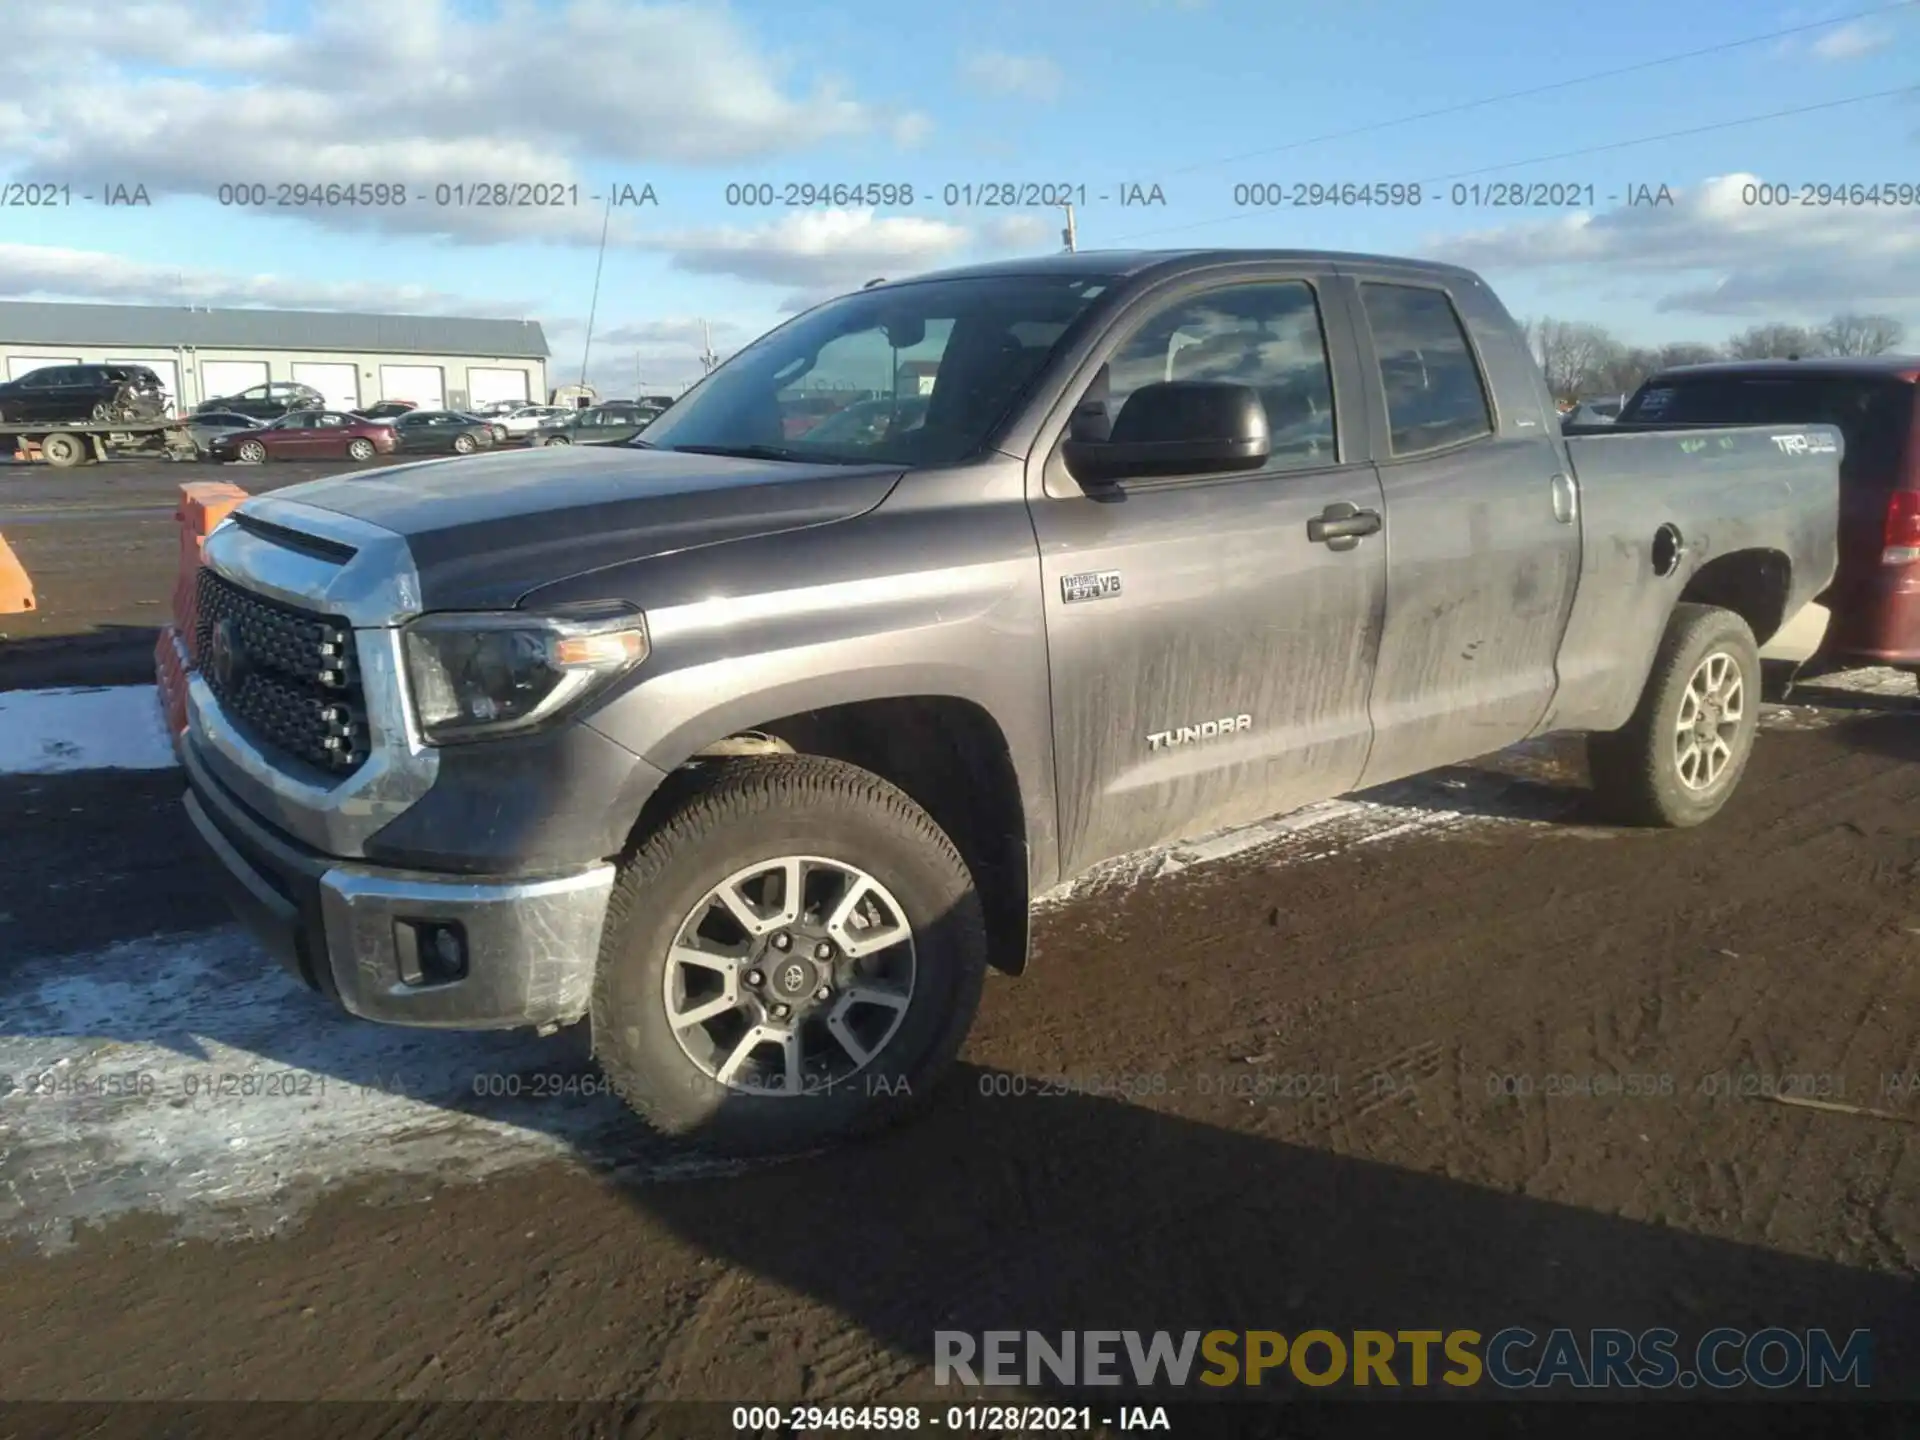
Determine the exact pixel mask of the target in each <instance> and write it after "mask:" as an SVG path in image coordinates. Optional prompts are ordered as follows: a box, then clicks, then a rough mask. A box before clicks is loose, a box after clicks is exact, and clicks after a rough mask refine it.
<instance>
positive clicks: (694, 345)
mask: <svg viewBox="0 0 1920 1440" xmlns="http://www.w3.org/2000/svg"><path fill="white" fill-rule="evenodd" d="M703 327H704V329H703ZM739 330H740V327H739V326H738V325H736V324H735V323H734V322H733V321H731V320H705V321H703V320H699V319H673V320H635V321H630V322H629V323H627V324H625V325H616V326H614V327H613V328H612V329H611V330H608V331H606V332H605V333H604V335H603V336H602V337H596V338H595V340H594V343H595V344H596V345H597V344H599V343H600V339H601V338H604V339H605V340H606V342H607V343H608V344H609V345H626V346H636V345H667V346H672V345H679V346H684V347H686V348H687V349H689V350H693V351H695V352H697V351H698V350H699V349H700V347H701V346H702V345H703V344H704V343H706V341H707V339H708V337H709V336H710V337H711V338H712V340H713V343H714V344H715V345H718V344H719V343H720V342H721V341H723V340H726V339H728V338H730V337H733V336H736V335H737V334H738V333H739Z"/></svg>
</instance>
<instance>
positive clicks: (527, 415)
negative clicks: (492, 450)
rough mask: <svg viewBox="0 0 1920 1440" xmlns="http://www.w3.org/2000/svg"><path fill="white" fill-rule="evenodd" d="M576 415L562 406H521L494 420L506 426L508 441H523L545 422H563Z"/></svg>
mask: <svg viewBox="0 0 1920 1440" xmlns="http://www.w3.org/2000/svg"><path fill="white" fill-rule="evenodd" d="M578 413H579V412H578V411H576V410H569V409H568V408H567V407H566V406H564V405H522V406H521V407H520V408H519V409H517V410H514V411H512V412H511V413H509V414H506V415H502V416H497V417H496V418H497V419H498V420H499V422H500V424H502V425H504V426H506V428H507V438H508V439H510V440H512V439H518V440H525V439H528V438H529V437H530V436H532V434H533V432H534V431H536V430H538V429H539V428H540V427H541V426H542V425H544V424H545V423H546V422H547V421H549V420H553V421H560V420H565V419H567V418H569V417H570V416H573V415H577V414H578Z"/></svg>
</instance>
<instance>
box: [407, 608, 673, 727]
mask: <svg viewBox="0 0 1920 1440" xmlns="http://www.w3.org/2000/svg"><path fill="white" fill-rule="evenodd" d="M403 636H404V639H403V643H404V647H405V650H406V657H407V680H408V684H409V688H410V689H411V691H412V694H413V708H414V714H415V716H416V718H417V719H418V721H419V724H420V731H421V734H422V735H423V736H424V737H425V738H426V740H427V742H428V743H429V744H433V745H450V744H457V743H458V742H460V741H462V740H481V739H486V738H488V737H490V736H494V735H505V734H512V733H516V732H519V731H524V730H531V729H533V728H535V727H536V726H539V725H541V724H543V723H545V722H546V721H548V720H551V719H552V718H553V717H554V716H556V715H558V714H560V713H561V712H562V711H564V710H566V709H567V708H568V707H569V706H572V705H575V704H578V703H579V702H580V701H582V700H584V699H585V698H586V697H587V696H588V695H590V694H592V693H593V692H594V691H595V690H598V689H599V688H601V687H602V686H603V685H605V684H607V683H608V682H609V681H611V680H613V679H615V678H616V677H618V676H620V675H624V674H625V673H627V672H628V671H629V670H631V669H633V667H634V666H636V665H638V664H639V663H640V662H641V661H642V660H644V659H646V658H647V648H648V647H647V629H646V622H645V620H644V619H643V618H642V617H641V616H640V614H639V613H638V612H637V611H635V610H633V609H631V608H629V607H627V606H607V605H602V606H596V607H592V608H590V609H581V610H578V611H575V612H573V613H569V614H553V615H531V614H526V613H524V612H521V611H512V610H510V611H502V612H497V613H490V614H474V613H464V614H463V613H449V614H444V615H423V616H422V617H421V618H420V619H418V620H415V621H414V622H413V623H412V624H411V625H409V626H407V628H406V630H405V631H404V632H403Z"/></svg>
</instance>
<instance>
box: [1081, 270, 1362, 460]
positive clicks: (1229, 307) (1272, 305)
mask: <svg viewBox="0 0 1920 1440" xmlns="http://www.w3.org/2000/svg"><path fill="white" fill-rule="evenodd" d="M1169 380H1210V381H1216V382H1224V383H1229V384H1234V385H1246V386H1249V387H1251V388H1252V389H1253V390H1255V391H1258V392H1259V395H1260V399H1261V401H1262V402H1263V403H1264V404H1265V406H1266V411H1267V429H1268V431H1269V433H1270V434H1271V436H1272V443H1273V450H1272V454H1271V458H1270V459H1269V460H1268V462H1267V465H1266V466H1265V467H1264V468H1266V469H1269V470H1297V469H1303V468H1309V467H1312V466H1317V465H1331V464H1334V463H1335V462H1336V461H1337V459H1338V448H1339V447H1338V443H1337V440H1336V438H1335V434H1336V432H1335V428H1334V414H1333V370H1332V366H1331V364H1330V363H1329V361H1328V358H1327V343H1326V336H1325V333H1324V332H1323V330H1322V328H1321V324H1320V307H1319V304H1318V302H1317V300H1316V298H1315V295H1314V291H1313V287H1312V286H1311V285H1308V284H1306V283H1305V282H1304V281H1299V280H1288V281H1281V282H1272V283H1263V284H1256V285H1236V286H1232V287H1230V288H1227V289H1222V290H1215V291H1211V292H1209V293H1208V294H1205V295H1197V296H1193V297H1191V298H1189V299H1186V300H1181V301H1177V302H1175V303H1174V304H1173V305H1170V306H1168V307H1167V308H1166V309H1165V310H1163V311H1161V312H1160V313H1158V314H1157V315H1154V316H1153V317H1152V318H1150V319H1148V320H1147V321H1146V322H1145V323H1144V324H1143V325H1142V326H1141V327H1140V328H1139V329H1138V330H1136V331H1135V332H1134V333H1133V336H1132V337H1131V338H1130V339H1129V340H1127V342H1126V343H1125V344H1124V345H1122V346H1121V347H1120V349H1119V350H1118V351H1116V352H1115V353H1114V355H1113V358H1112V359H1111V360H1109V361H1108V362H1107V366H1106V384H1107V395H1106V416H1107V418H1108V421H1109V423H1111V421H1112V420H1114V419H1117V418H1119V415H1120V411H1121V409H1122V408H1123V407H1124V406H1125V405H1126V403H1127V399H1128V397H1129V396H1131V395H1132V394H1133V393H1134V392H1135V391H1136V390H1138V389H1139V388H1140V387H1141V386H1143V385H1151V384H1155V383H1158V382H1162V381H1169ZM1097 384H1098V382H1096V388H1097ZM1090 398H1091V397H1090Z"/></svg>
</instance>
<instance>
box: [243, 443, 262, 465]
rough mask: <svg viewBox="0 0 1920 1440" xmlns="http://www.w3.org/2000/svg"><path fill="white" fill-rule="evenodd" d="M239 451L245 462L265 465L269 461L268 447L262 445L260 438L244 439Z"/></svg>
mask: <svg viewBox="0 0 1920 1440" xmlns="http://www.w3.org/2000/svg"><path fill="white" fill-rule="evenodd" d="M237 453H238V454H239V456H240V459H241V461H242V462H243V463H244V464H247V465H264V464H266V463H267V447H266V446H264V445H262V444H261V443H260V442H259V441H258V440H242V441H241V442H240V449H239V451H238V452H237Z"/></svg>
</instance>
